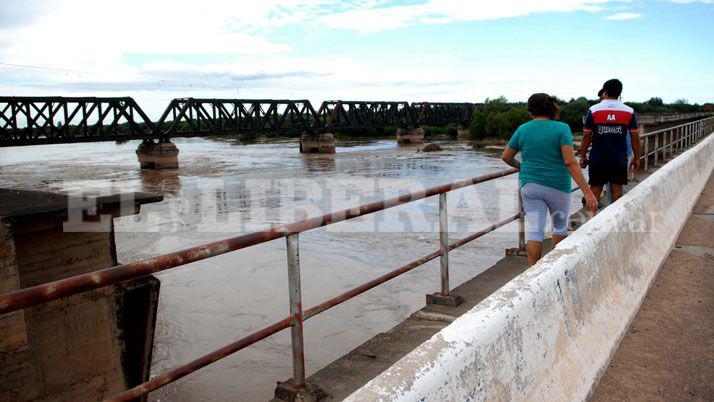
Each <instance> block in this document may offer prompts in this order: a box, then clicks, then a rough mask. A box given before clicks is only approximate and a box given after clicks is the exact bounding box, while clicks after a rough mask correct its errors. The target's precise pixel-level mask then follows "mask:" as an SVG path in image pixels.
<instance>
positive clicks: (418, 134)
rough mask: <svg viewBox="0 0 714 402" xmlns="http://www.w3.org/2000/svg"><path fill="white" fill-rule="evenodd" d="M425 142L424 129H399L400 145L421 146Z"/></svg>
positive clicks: (398, 141) (398, 138)
mask: <svg viewBox="0 0 714 402" xmlns="http://www.w3.org/2000/svg"><path fill="white" fill-rule="evenodd" d="M423 142H424V129H423V128H421V127H417V128H412V129H408V128H400V129H397V143H398V144H421V143H423Z"/></svg>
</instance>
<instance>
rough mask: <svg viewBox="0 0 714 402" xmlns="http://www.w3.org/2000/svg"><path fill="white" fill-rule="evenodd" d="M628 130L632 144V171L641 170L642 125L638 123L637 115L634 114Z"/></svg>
mask: <svg viewBox="0 0 714 402" xmlns="http://www.w3.org/2000/svg"><path fill="white" fill-rule="evenodd" d="M627 129H628V130H630V144H631V145H632V170H635V171H636V170H637V169H639V168H640V125H639V124H638V122H637V115H636V114H634V113H633V114H632V119H630V124H629V125H628V127H627Z"/></svg>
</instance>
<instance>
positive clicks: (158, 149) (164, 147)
mask: <svg viewBox="0 0 714 402" xmlns="http://www.w3.org/2000/svg"><path fill="white" fill-rule="evenodd" d="M178 154H179V149H178V147H177V146H176V144H174V143H173V142H171V141H170V140H168V139H162V140H159V142H154V140H151V139H145V140H144V141H143V142H142V143H141V144H139V147H138V148H137V149H136V156H137V158H138V159H139V165H140V166H141V168H142V169H154V170H159V169H178V167H179V163H178Z"/></svg>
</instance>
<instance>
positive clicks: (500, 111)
mask: <svg viewBox="0 0 714 402" xmlns="http://www.w3.org/2000/svg"><path fill="white" fill-rule="evenodd" d="M558 102H559V104H560V121H563V122H565V123H567V124H568V125H569V126H570V130H571V131H572V132H573V133H579V132H582V131H583V116H584V115H585V113H586V112H587V110H588V109H589V108H590V106H592V105H594V104H595V103H597V102H598V101H597V100H590V99H586V98H584V97H580V98H577V99H570V100H569V101H565V100H561V99H559V100H558ZM626 103H627V104H628V105H630V106H631V107H632V108H633V109H635V112H637V113H647V114H648V113H657V114H668V113H694V112H701V111H707V110H712V109H711V106H712V105H711V104H707V105H698V104H693V105H692V104H690V103H689V102H687V101H686V100H685V99H680V100H677V101H676V102H674V103H669V104H665V103H664V102H662V99H661V98H652V99H650V100H648V101H647V102H626ZM528 120H530V115H529V113H528V111H526V104H525V103H523V102H508V100H507V99H506V98H504V97H500V98H496V99H487V100H486V107H485V108H484V109H482V110H479V111H476V112H475V113H474V115H473V119H472V121H471V130H470V132H471V134H470V135H471V139H473V140H482V139H486V138H502V139H507V138H510V137H511V135H512V134H513V132H514V131H515V130H516V128H518V126H520V125H521V124H523V123H525V122H527V121H528Z"/></svg>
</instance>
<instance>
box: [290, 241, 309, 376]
mask: <svg viewBox="0 0 714 402" xmlns="http://www.w3.org/2000/svg"><path fill="white" fill-rule="evenodd" d="M286 241H287V249H288V292H289V295H290V337H291V339H292V351H293V386H294V387H295V388H302V387H304V386H305V355H304V346H305V345H304V344H303V336H302V293H301V292H300V239H299V234H298V233H293V234H291V235H288V237H287V238H286Z"/></svg>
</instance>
